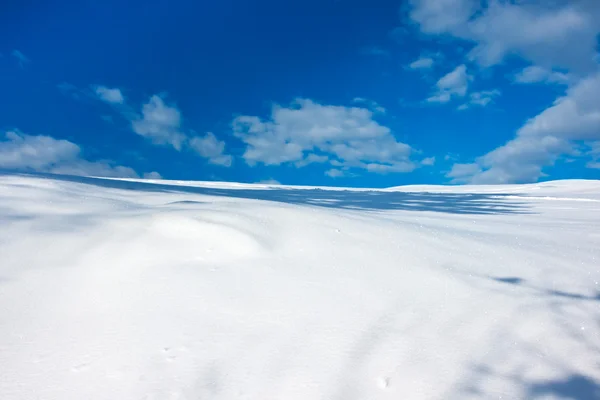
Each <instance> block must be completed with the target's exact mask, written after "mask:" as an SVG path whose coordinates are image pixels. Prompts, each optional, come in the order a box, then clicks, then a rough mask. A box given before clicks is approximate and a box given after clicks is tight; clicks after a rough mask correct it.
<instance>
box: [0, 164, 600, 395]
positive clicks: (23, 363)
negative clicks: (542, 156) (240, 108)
mask: <svg viewBox="0 0 600 400" xmlns="http://www.w3.org/2000/svg"><path fill="white" fill-rule="evenodd" d="M0 226H1V229H0V398H1V399H3V400H17V399H18V400H25V399H61V400H68V399H74V400H81V399H90V400H114V399H120V400H127V399H135V400H138V399H147V400H150V399H155V400H160V399H169V400H175V399H260V400H267V399H286V400H296V399H298V400H306V399H331V400H353V399H394V400H398V399H476V398H483V399H489V398H508V399H516V398H527V399H535V398H540V399H542V398H543V399H561V398H575V399H600V362H599V360H600V283H599V281H600V182H596V181H561V182H547V183H543V184H535V185H521V186H519V185H507V186H487V187H486V186H481V187H475V186H470V187H469V186H463V187H435V186H422V187H401V188H392V189H386V190H350V189H348V190H341V189H327V188H307V187H303V188H294V187H286V186H275V185H242V184H226V183H206V182H204V183H202V182H170V181H135V180H114V179H100V178H73V177H64V176H40V175H17V174H3V175H0Z"/></svg>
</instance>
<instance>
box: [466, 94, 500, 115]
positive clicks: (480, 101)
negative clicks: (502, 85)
mask: <svg viewBox="0 0 600 400" xmlns="http://www.w3.org/2000/svg"><path fill="white" fill-rule="evenodd" d="M500 94H501V93H500V91H499V90H498V89H493V90H482V91H480V92H473V93H470V94H469V101H468V102H466V103H464V104H461V105H460V106H458V110H466V109H468V108H470V107H472V106H479V107H485V106H487V105H488V104H490V103H491V102H492V101H493V100H494V98H496V97H498V96H500Z"/></svg>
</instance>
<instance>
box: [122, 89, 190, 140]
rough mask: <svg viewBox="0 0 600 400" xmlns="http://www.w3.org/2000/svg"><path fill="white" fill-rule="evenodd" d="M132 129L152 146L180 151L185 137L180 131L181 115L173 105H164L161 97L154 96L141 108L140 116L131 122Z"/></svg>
mask: <svg viewBox="0 0 600 400" xmlns="http://www.w3.org/2000/svg"><path fill="white" fill-rule="evenodd" d="M131 126H132V129H133V131H134V132H135V133H137V134H138V135H141V136H144V137H145V138H148V139H150V140H151V141H152V143H154V144H159V145H171V146H173V148H175V149H176V150H181V146H182V144H183V142H184V141H185V135H184V134H183V133H182V132H181V131H180V127H181V113H180V112H179V109H178V108H177V107H175V106H174V105H168V104H166V103H165V101H164V100H163V98H162V97H160V96H158V95H154V96H152V97H150V100H149V101H148V102H147V103H146V104H144V105H143V106H142V115H141V116H138V117H137V118H135V119H134V120H133V121H132V122H131Z"/></svg>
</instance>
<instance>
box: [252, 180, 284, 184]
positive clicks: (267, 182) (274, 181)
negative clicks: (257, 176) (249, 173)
mask: <svg viewBox="0 0 600 400" xmlns="http://www.w3.org/2000/svg"><path fill="white" fill-rule="evenodd" d="M256 183H260V184H263V185H281V182H279V181H278V180H276V179H263V180H262V181H259V182H256Z"/></svg>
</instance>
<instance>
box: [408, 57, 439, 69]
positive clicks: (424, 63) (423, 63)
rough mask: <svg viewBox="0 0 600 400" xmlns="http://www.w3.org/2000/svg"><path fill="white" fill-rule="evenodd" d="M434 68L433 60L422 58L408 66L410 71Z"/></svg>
mask: <svg viewBox="0 0 600 400" xmlns="http://www.w3.org/2000/svg"><path fill="white" fill-rule="evenodd" d="M431 67H433V58H431V57H425V56H421V57H419V58H418V59H416V60H415V61H413V62H411V63H410V64H409V65H408V68H410V69H429V68H431Z"/></svg>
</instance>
